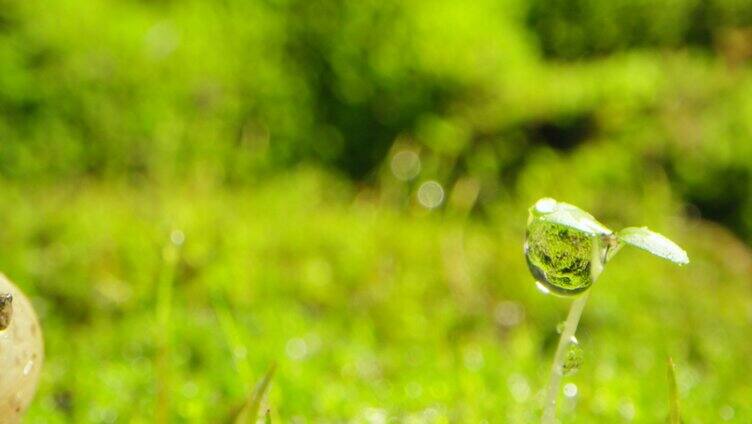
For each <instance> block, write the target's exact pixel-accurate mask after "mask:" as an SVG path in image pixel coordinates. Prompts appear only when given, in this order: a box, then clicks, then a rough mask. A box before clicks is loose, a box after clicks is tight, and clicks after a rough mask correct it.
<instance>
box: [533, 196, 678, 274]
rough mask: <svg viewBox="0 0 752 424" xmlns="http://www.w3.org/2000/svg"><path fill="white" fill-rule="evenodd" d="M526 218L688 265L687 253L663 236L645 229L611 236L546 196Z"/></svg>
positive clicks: (590, 218) (576, 211) (583, 215)
mask: <svg viewBox="0 0 752 424" xmlns="http://www.w3.org/2000/svg"><path fill="white" fill-rule="evenodd" d="M530 219H531V220H533V219H538V220H541V221H544V222H549V223H552V224H558V225H561V226H564V227H568V228H572V229H575V230H578V231H581V232H582V233H585V234H587V235H589V236H591V237H595V236H601V237H605V238H607V239H610V240H615V241H618V242H620V243H624V244H628V245H630V246H634V247H637V248H639V249H642V250H645V251H647V252H649V253H652V254H653V255H655V256H658V257H660V258H663V259H667V260H669V261H672V262H674V263H676V264H679V265H686V264H688V263H689V257H688V256H687V252H686V251H684V249H682V248H681V247H679V246H678V245H677V244H676V243H674V242H673V241H671V240H669V239H668V238H666V237H664V236H663V235H661V234H659V233H656V232H655V231H651V230H650V229H648V228H647V227H627V228H624V229H623V230H621V231H619V232H617V233H614V232H613V231H611V230H610V229H609V228H608V227H606V226H605V225H603V224H601V223H600V222H598V220H596V219H595V218H594V217H593V216H592V215H590V214H589V213H587V212H585V211H584V210H582V209H580V208H578V207H577V206H574V205H570V204H569V203H564V202H557V201H556V200H554V199H552V198H549V197H546V198H543V199H540V200H538V201H537V202H536V203H535V205H533V207H532V208H530Z"/></svg>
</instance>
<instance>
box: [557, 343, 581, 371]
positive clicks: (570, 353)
mask: <svg viewBox="0 0 752 424" xmlns="http://www.w3.org/2000/svg"><path fill="white" fill-rule="evenodd" d="M583 360H584V353H583V351H582V348H581V347H580V345H579V344H578V343H577V341H576V340H572V342H571V343H569V347H567V353H566V355H565V356H564V363H563V364H562V365H561V373H562V375H573V374H575V373H577V371H579V370H580V367H581V366H582V362H583Z"/></svg>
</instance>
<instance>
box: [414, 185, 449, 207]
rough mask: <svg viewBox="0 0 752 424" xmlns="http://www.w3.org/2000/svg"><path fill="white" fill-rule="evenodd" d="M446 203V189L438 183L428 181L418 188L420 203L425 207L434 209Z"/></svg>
mask: <svg viewBox="0 0 752 424" xmlns="http://www.w3.org/2000/svg"><path fill="white" fill-rule="evenodd" d="M443 201H444V188H443V187H442V186H441V184H439V183H437V182H436V181H426V182H424V183H423V184H421V185H420V188H418V202H420V204H421V205H423V207H426V208H428V209H433V208H436V207H438V206H439V205H441V202H443Z"/></svg>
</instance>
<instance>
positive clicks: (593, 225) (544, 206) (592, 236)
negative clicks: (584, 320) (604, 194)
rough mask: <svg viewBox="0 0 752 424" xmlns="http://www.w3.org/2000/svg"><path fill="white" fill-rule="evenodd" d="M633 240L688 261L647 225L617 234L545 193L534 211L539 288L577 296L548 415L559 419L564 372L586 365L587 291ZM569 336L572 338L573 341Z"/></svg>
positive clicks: (528, 243) (530, 255)
mask: <svg viewBox="0 0 752 424" xmlns="http://www.w3.org/2000/svg"><path fill="white" fill-rule="evenodd" d="M625 244H628V245H630V246H634V247H637V248H639V249H642V250H645V251H647V252H650V253H652V254H653V255H655V256H658V257H660V258H663V259H668V260H670V261H672V262H674V263H677V264H679V265H685V264H688V263H689V257H688V256H687V252H685V251H684V250H683V249H682V248H681V247H679V246H677V245H676V243H674V242H673V241H671V240H669V239H667V238H666V237H664V236H662V235H660V234H658V233H655V232H653V231H650V230H649V229H647V228H645V227H641V228H638V227H629V228H625V229H623V230H621V231H619V232H618V233H614V232H613V231H611V230H610V229H609V228H608V227H606V226H605V225H603V224H601V223H600V222H598V221H597V220H596V219H595V218H594V217H593V216H592V215H590V214H589V213H587V212H585V211H583V210H582V209H580V208H578V207H576V206H573V205H570V204H568V203H564V202H557V201H556V200H554V199H552V198H550V197H546V198H543V199H540V200H538V201H537V202H536V203H535V204H534V205H533V206H532V207H531V208H530V209H529V215H528V220H527V232H526V237H525V245H524V250H525V259H526V261H527V265H528V268H530V273H531V274H532V275H533V277H534V278H535V279H536V280H537V284H538V285H539V288H543V289H545V290H542V291H545V292H553V293H556V294H559V295H578V296H577V297H576V298H575V300H574V301H573V302H572V305H571V306H570V309H569V315H568V316H567V320H566V323H565V324H564V325H563V326H562V325H559V326H557V332H559V333H561V337H560V339H559V345H558V347H557V348H556V354H555V355H554V365H553V367H552V370H551V379H550V382H549V387H548V391H547V393H546V398H545V403H544V410H543V419H542V422H543V423H545V424H548V423H553V422H555V420H556V396H557V394H558V389H559V384H560V382H561V376H562V375H570V374H573V373H575V372H577V370H578V369H579V368H580V366H581V365H582V356H583V355H582V349H581V348H580V347H579V346H578V345H577V343H576V339H574V338H573V337H574V333H575V331H576V330H577V325H578V323H579V321H580V316H581V314H582V310H583V309H584V307H585V302H586V301H587V298H588V292H587V289H588V288H590V286H592V284H593V282H594V281H595V280H597V279H598V276H599V275H600V274H601V272H602V271H603V268H604V266H605V265H606V263H607V262H608V261H610V260H611V259H612V258H613V257H614V255H616V253H617V252H619V250H620V249H621V247H622V246H624V245H625ZM569 338H572V339H571V340H570V339H569Z"/></svg>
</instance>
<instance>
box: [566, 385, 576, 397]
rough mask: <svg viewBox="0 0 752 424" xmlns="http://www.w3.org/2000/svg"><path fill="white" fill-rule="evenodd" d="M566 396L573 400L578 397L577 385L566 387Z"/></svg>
mask: <svg viewBox="0 0 752 424" xmlns="http://www.w3.org/2000/svg"><path fill="white" fill-rule="evenodd" d="M564 396H566V397H568V398H573V397H575V396H577V385H576V384H574V383H567V384H565V385H564Z"/></svg>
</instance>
